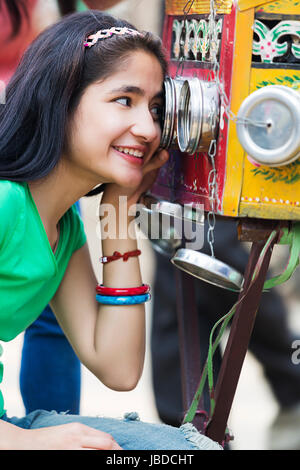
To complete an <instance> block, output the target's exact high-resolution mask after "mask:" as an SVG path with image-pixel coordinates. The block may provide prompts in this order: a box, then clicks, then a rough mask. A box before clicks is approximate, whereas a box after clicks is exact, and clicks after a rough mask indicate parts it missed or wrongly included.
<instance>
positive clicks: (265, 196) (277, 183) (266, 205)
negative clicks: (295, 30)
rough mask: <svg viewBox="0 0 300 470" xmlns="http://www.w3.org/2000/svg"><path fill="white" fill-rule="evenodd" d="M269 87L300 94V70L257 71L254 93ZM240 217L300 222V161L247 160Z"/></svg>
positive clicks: (253, 84)
mask: <svg viewBox="0 0 300 470" xmlns="http://www.w3.org/2000/svg"><path fill="white" fill-rule="evenodd" d="M267 85H285V86H290V87H292V88H294V89H297V90H299V91H300V71H298V70H286V69H285V70H284V69H255V68H253V69H252V71H251V80H250V92H252V91H255V90H257V89H258V88H261V87H263V86H267ZM240 215H241V216H251V217H261V218H267V219H272V218H276V219H300V159H298V160H296V161H295V162H293V163H290V164H289V165H285V166H282V167H268V166H260V167H256V166H254V165H252V164H251V163H250V162H249V160H248V159H247V158H245V160H244V178H243V188H242V193H241V206H240Z"/></svg>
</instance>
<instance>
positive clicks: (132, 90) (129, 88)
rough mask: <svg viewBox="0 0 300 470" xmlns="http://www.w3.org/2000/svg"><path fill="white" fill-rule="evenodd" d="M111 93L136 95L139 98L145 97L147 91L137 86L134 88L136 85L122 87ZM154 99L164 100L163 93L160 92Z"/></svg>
mask: <svg viewBox="0 0 300 470" xmlns="http://www.w3.org/2000/svg"><path fill="white" fill-rule="evenodd" d="M110 93H112V94H114V93H125V94H126V93H134V94H136V95H139V96H145V91H144V90H143V89H142V88H140V87H137V86H134V85H124V86H121V87H120V88H115V89H113V90H111V91H110ZM153 98H161V99H162V98H163V91H162V90H161V91H159V92H158V93H156V95H154V96H153Z"/></svg>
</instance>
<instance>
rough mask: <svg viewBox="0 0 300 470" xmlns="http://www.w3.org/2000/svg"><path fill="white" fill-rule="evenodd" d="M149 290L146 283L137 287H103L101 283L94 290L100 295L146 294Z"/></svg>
mask: <svg viewBox="0 0 300 470" xmlns="http://www.w3.org/2000/svg"><path fill="white" fill-rule="evenodd" d="M149 291H150V286H149V285H148V284H142V285H141V286H139V287H120V288H119V287H105V286H103V285H102V284H100V285H99V286H97V287H96V292H97V293H98V294H102V295H139V294H147V293H148V292H149Z"/></svg>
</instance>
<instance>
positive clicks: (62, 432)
mask: <svg viewBox="0 0 300 470" xmlns="http://www.w3.org/2000/svg"><path fill="white" fill-rule="evenodd" d="M5 424H7V425H8V426H9V428H8V429H9V431H10V432H9V434H10V435H11V436H13V435H14V438H13V439H10V440H11V442H9V440H8V439H6V442H2V445H4V446H5V447H2V446H1V448H3V449H5V450H122V449H121V447H120V446H119V445H118V444H117V443H116V441H115V440H114V438H113V437H112V436H111V435H110V434H107V433H106V432H102V431H99V430H98V429H94V428H91V427H89V426H86V425H85V424H81V423H68V424H62V425H59V426H51V427H47V428H39V429H21V428H18V427H17V426H11V425H9V424H8V423H5ZM13 428H15V429H13ZM11 431H12V432H13V433H12V432H11ZM1 439H2V438H1Z"/></svg>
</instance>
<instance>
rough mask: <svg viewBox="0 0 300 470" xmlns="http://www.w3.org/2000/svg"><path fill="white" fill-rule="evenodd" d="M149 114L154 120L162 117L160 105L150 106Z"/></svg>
mask: <svg viewBox="0 0 300 470" xmlns="http://www.w3.org/2000/svg"><path fill="white" fill-rule="evenodd" d="M151 114H152V115H153V118H154V119H155V120H156V121H159V120H160V119H161V117H162V106H160V105H155V106H153V107H152V108H151Z"/></svg>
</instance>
